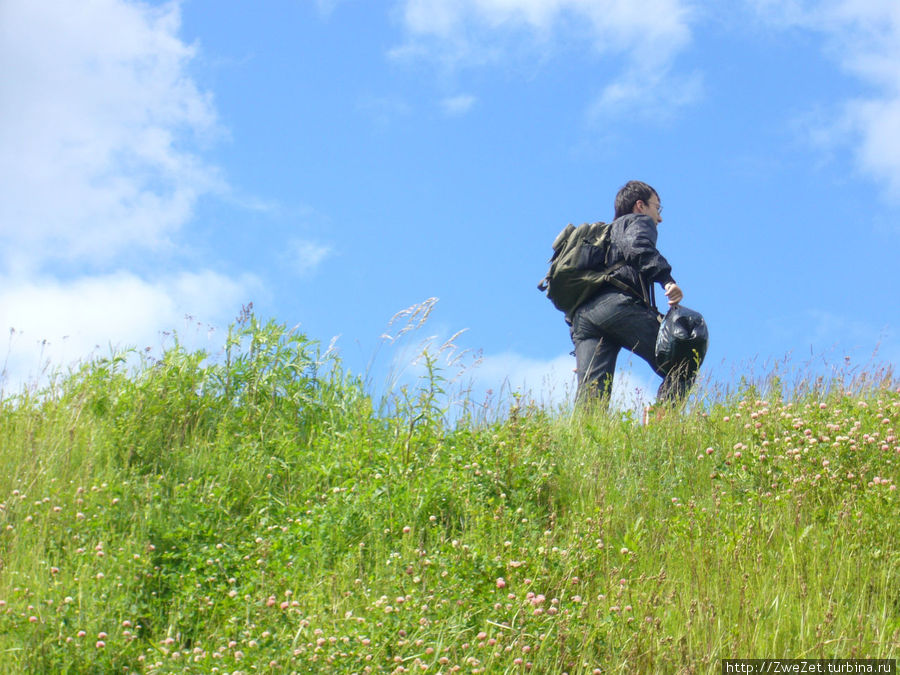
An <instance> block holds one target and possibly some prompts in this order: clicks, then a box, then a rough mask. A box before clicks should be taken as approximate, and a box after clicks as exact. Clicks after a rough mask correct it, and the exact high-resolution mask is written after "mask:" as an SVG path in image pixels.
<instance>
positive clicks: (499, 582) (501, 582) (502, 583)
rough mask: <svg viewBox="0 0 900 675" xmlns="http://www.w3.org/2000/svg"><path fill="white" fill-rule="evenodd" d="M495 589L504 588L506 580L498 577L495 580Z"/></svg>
mask: <svg viewBox="0 0 900 675" xmlns="http://www.w3.org/2000/svg"><path fill="white" fill-rule="evenodd" d="M497 588H506V579H504V578H503V577H499V578H498V579H497Z"/></svg>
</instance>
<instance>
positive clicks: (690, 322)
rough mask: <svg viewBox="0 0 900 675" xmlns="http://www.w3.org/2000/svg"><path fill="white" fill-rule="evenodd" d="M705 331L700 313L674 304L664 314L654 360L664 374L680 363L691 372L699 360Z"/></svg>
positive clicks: (706, 339) (703, 350)
mask: <svg viewBox="0 0 900 675" xmlns="http://www.w3.org/2000/svg"><path fill="white" fill-rule="evenodd" d="M708 345H709V331H708V330H707V328H706V321H704V320H703V315H701V314H700V312H695V311H694V310H692V309H688V308H687V307H682V306H681V305H675V306H674V307H671V308H670V309H669V311H668V312H667V313H666V316H665V318H664V319H663V322H662V324H661V325H660V327H659V333H658V334H657V336H656V362H657V364H658V365H659V368H660V370H662V371H663V372H664V373H668V372H669V371H670V370H671V369H672V368H674V367H675V366H677V365H679V364H682V363H683V364H684V366H685V368H687V369H688V370H689V372H691V373H693V372H694V371H696V370H697V368H699V367H700V364H701V363H703V357H705V356H706V347H707V346H708Z"/></svg>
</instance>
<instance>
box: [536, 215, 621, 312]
mask: <svg viewBox="0 0 900 675" xmlns="http://www.w3.org/2000/svg"><path fill="white" fill-rule="evenodd" d="M610 230H611V225H610V224H609V223H585V224H584V225H580V226H578V227H575V226H574V225H572V224H571V223H570V224H569V225H566V227H565V228H563V230H562V232H560V233H559V234H558V235H557V237H556V239H555V240H554V241H553V255H552V256H551V257H550V260H549V262H550V271H549V272H547V276H545V277H544V278H543V279H542V280H541V282H540V283H539V284H538V290H540V291H542V292H546V294H547V297H548V298H550V301H551V302H552V303H553V306H554V307H556V308H557V309H558V310H560V311H561V312H564V313H565V315H566V321H569V322H571V320H572V315H573V314H574V313H575V310H576V309H578V307H579V306H580V305H582V304H583V303H584V302H585V301H587V300H589V299H590V298H591V297H592V296H593V295H595V294H596V293H597V291H598V290H600V289H601V288H602V287H603V285H604V284H612V285H614V286H616V287H617V288H620V289H621V290H623V291H625V292H627V293H633V292H634V291H632V290H631V289H630V288H628V287H626V286H625V284H623V283H622V282H621V281H619V280H618V279H613V278H612V277H611V275H612V273H613V272H615V271H616V270H617V269H619V268H620V267H622V265H624V264H625V261H624V260H620V261H619V262H617V263H614V264H613V265H609V266H607V264H606V259H607V256H608V253H609V240H610Z"/></svg>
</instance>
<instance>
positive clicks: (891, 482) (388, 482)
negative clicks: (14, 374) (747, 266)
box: [0, 316, 900, 673]
mask: <svg viewBox="0 0 900 675" xmlns="http://www.w3.org/2000/svg"><path fill="white" fill-rule="evenodd" d="M134 359H135V355H133V354H131V355H128V354H123V355H118V356H113V357H110V358H106V359H103V358H98V359H94V360H91V361H89V362H86V363H85V364H83V365H82V366H81V367H80V368H79V369H77V370H75V371H73V372H70V373H67V374H65V375H60V376H58V377H56V378H54V379H53V381H52V382H51V383H50V384H49V385H48V386H47V387H46V388H45V389H43V390H41V391H39V392H34V391H30V390H27V389H26V390H23V392H22V393H20V394H18V395H15V396H8V397H7V398H6V399H5V400H3V401H2V402H0V671H2V672H4V673H95V672H109V673H114V672H115V673H129V672H135V673H211V672H219V673H235V672H242V673H248V672H285V673H290V672H297V673H318V672H329V673H332V672H333V673H368V672H372V673H379V672H385V673H390V672H409V673H414V672H421V673H453V672H463V673H472V672H484V673H520V672H523V673H524V672H529V671H530V672H534V673H563V672H567V673H592V672H595V669H601V670H602V672H606V673H608V672H672V673H676V672H684V673H693V672H701V673H702V672H720V668H721V665H720V659H723V658H753V657H757V658H764V657H769V658H776V657H777V658H825V657H835V658H851V657H861V658H862V657H866V658H893V657H896V656H897V652H898V649H900V551H898V545H897V542H898V541H900V537H898V517H897V516H898V505H900V502H898V497H897V492H896V485H895V481H896V479H897V466H898V463H900V440H898V437H897V435H896V433H897V432H896V426H897V424H898V421H900V394H898V390H897V383H896V382H895V381H894V380H893V379H892V378H891V377H887V376H885V377H882V376H879V377H874V376H872V377H869V378H868V379H867V380H865V379H863V380H859V379H858V380H857V382H856V384H855V385H854V386H853V387H852V388H851V387H849V386H845V385H844V383H842V382H830V383H823V382H814V383H811V384H810V386H808V387H806V388H805V389H797V390H795V391H796V393H795V394H793V395H792V396H790V397H785V396H783V395H782V394H780V393H778V391H777V390H778V388H777V387H770V392H769V393H767V394H765V395H761V394H760V393H759V392H758V391H757V390H756V389H754V388H753V387H745V388H744V389H743V390H742V391H741V392H738V393H734V394H730V395H728V396H723V397H721V400H715V401H711V402H707V403H706V404H704V405H696V406H693V409H691V410H688V411H687V412H682V413H670V414H669V415H667V416H665V417H664V418H663V419H661V420H659V421H656V422H653V423H651V424H649V425H646V426H645V425H641V424H639V423H637V422H636V421H634V420H633V419H632V418H631V415H629V414H627V413H615V414H601V413H592V412H590V411H580V412H576V413H572V412H571V411H569V412H566V411H549V410H546V409H540V408H537V407H533V406H528V405H524V404H519V403H518V402H517V401H514V404H513V405H512V406H511V407H510V408H509V409H508V410H506V411H503V414H497V415H495V419H493V420H487V421H485V420H484V419H483V416H478V419H479V421H477V422H476V421H474V420H475V418H476V415H474V413H472V414H470V413H471V412H472V411H471V410H468V409H465V408H464V409H463V410H462V412H461V413H459V414H456V415H455V417H456V419H457V421H456V422H455V423H454V424H452V425H451V424H449V423H448V422H447V410H448V407H449V406H450V405H451V403H453V402H452V401H449V398H450V397H449V396H448V394H447V393H446V391H445V388H446V384H447V383H446V381H445V380H444V379H443V374H442V371H441V369H440V368H439V367H438V359H437V358H435V357H434V356H431V355H428V354H426V355H425V365H426V373H425V375H424V376H423V377H422V378H421V379H420V380H419V381H418V382H416V383H414V384H412V385H408V386H406V387H401V388H398V389H397V390H396V391H395V392H394V393H393V394H392V397H391V399H390V400H389V401H388V403H387V404H383V403H377V404H376V402H374V401H373V400H372V397H371V395H370V394H369V393H368V392H367V387H366V385H365V383H364V382H363V381H361V380H360V379H359V378H355V377H352V376H349V375H347V374H346V373H345V372H344V371H343V370H342V368H341V365H340V363H339V362H338V361H337V360H336V359H335V358H334V357H333V356H331V355H329V354H322V353H321V350H320V349H319V347H318V345H316V344H315V343H312V342H310V341H309V340H307V339H306V338H305V337H304V336H303V335H301V334H299V333H296V332H291V331H287V330H285V329H284V328H283V327H281V326H278V325H277V324H274V323H268V324H262V323H260V322H259V321H258V320H257V319H256V318H255V317H252V316H245V317H243V319H242V320H241V321H240V322H239V323H238V324H237V325H236V326H234V327H233V328H232V330H231V331H230V333H229V337H228V341H227V349H226V351H225V353H223V354H222V355H220V356H219V357H218V358H215V359H212V358H209V357H208V356H207V355H206V354H204V353H200V352H189V351H186V350H185V349H183V348H182V347H181V346H179V345H178V344H177V343H176V344H175V346H173V347H172V348H170V349H168V350H167V351H166V352H165V354H164V355H163V356H162V357H161V358H160V359H159V360H158V361H157V360H152V359H150V358H149V357H144V358H143V359H140V360H139V363H138V365H134ZM860 382H862V384H860ZM851 389H852V390H851ZM598 672H599V671H598Z"/></svg>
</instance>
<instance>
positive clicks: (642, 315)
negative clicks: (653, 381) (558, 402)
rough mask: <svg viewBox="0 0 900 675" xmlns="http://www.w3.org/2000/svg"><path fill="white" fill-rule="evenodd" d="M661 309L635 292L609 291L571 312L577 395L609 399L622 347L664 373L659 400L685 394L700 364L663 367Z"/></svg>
mask: <svg viewBox="0 0 900 675" xmlns="http://www.w3.org/2000/svg"><path fill="white" fill-rule="evenodd" d="M660 319H661V315H660V314H659V312H657V311H656V310H655V309H651V308H649V307H647V306H646V305H645V304H643V303H642V302H641V301H639V300H638V299H636V298H633V297H631V296H630V295H626V294H624V293H620V292H619V291H615V290H610V291H606V292H604V293H602V294H600V295H598V296H597V297H595V298H593V299H591V300H588V301H587V302H586V303H585V304H584V305H582V306H581V307H579V308H578V309H577V310H576V311H575V315H574V316H573V317H572V329H571V330H572V342H573V343H574V344H575V369H576V372H577V374H578V399H579V400H580V401H581V400H585V399H592V398H596V397H598V396H599V397H603V398H605V399H606V400H607V401H608V400H609V395H610V392H611V391H612V381H613V373H614V372H615V369H616V359H617V358H618V356H619V350H620V349H623V348H624V349H627V350H629V351H631V352H634V353H635V354H637V355H638V356H640V357H641V358H642V359H643V360H644V361H646V362H647V363H648V364H649V365H650V367H651V368H653V371H654V372H655V373H656V374H657V375H659V376H661V377H662V378H663V381H662V384H660V386H659V390H658V391H657V392H656V400H657V402H659V403H673V402H678V401H680V400H681V399H683V398H684V397H685V396H686V395H687V392H688V390H689V389H690V387H691V385H692V384H693V383H694V379H695V377H696V374H697V373H696V368H691V367H690V364H682V365H679V366H676V367H675V368H672V369H671V370H669V372H668V373H666V372H663V371H662V370H661V369H660V367H659V364H658V363H657V361H656V335H657V333H658V332H659V323H660Z"/></svg>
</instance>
